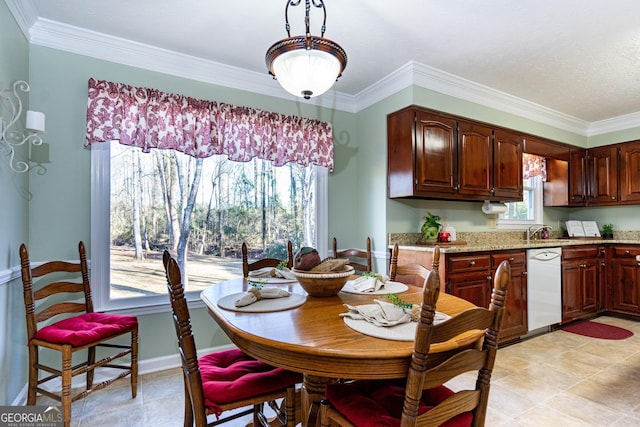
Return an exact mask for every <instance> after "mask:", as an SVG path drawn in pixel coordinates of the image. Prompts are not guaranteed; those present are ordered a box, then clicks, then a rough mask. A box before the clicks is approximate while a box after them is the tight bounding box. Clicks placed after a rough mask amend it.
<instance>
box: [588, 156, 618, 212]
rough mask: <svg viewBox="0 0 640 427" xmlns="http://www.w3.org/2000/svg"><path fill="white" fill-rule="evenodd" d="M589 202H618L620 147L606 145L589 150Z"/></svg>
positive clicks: (599, 203) (603, 203)
mask: <svg viewBox="0 0 640 427" xmlns="http://www.w3.org/2000/svg"><path fill="white" fill-rule="evenodd" d="M586 163H587V183H588V191H587V204H589V205H611V204H616V203H618V148H617V146H604V147H598V148H590V149H588V150H587V162H586Z"/></svg>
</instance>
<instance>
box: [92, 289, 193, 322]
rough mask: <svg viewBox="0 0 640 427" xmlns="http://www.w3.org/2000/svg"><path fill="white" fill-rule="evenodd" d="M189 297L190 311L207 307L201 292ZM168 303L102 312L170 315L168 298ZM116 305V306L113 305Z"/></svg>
mask: <svg viewBox="0 0 640 427" xmlns="http://www.w3.org/2000/svg"><path fill="white" fill-rule="evenodd" d="M185 295H186V297H187V303H188V305H189V309H197V308H204V307H205V305H204V303H203V302H202V300H201V299H200V291H191V292H186V293H185ZM166 299H167V301H166V302H164V303H152V304H146V305H127V306H124V305H123V306H121V307H118V306H112V307H108V308H103V309H101V310H100V311H104V312H106V313H112V314H125V315H129V316H145V315H148V314H159V313H169V312H170V311H171V306H170V305H169V301H168V296H167V298H166ZM113 305H115V304H113Z"/></svg>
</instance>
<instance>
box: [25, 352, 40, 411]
mask: <svg viewBox="0 0 640 427" xmlns="http://www.w3.org/2000/svg"><path fill="white" fill-rule="evenodd" d="M38 363H39V362H38V346H37V345H34V344H30V345H29V389H28V390H27V405H31V406H33V405H35V404H36V397H37V393H36V388H37V387H38Z"/></svg>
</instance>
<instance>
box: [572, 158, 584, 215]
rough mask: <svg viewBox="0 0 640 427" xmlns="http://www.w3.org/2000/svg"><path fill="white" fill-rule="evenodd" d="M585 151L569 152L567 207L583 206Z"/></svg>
mask: <svg viewBox="0 0 640 427" xmlns="http://www.w3.org/2000/svg"><path fill="white" fill-rule="evenodd" d="M585 154H586V152H585V150H581V149H577V150H571V155H570V158H569V205H570V206H581V205H584V203H585V200H586V196H587V187H586V185H587V177H586V170H587V169H586V158H585Z"/></svg>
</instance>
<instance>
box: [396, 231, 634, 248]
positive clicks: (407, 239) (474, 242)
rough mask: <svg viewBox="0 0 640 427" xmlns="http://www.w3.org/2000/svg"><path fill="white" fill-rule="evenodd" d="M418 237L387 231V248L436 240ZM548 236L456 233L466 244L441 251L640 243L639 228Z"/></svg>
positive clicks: (451, 246) (415, 234) (519, 233)
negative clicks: (599, 235) (606, 235)
mask: <svg viewBox="0 0 640 427" xmlns="http://www.w3.org/2000/svg"><path fill="white" fill-rule="evenodd" d="M420 237H421V235H420V234H419V233H396V234H389V248H392V247H393V245H394V244H395V243H396V242H397V243H398V246H399V247H400V248H401V249H410V250H414V251H426V252H432V251H433V248H434V246H435V244H433V245H429V246H424V245H417V244H416V242H418V241H419V240H420ZM551 237H552V238H550V239H546V240H540V239H538V240H530V242H529V243H527V241H526V239H525V238H523V235H522V233H521V232H488V233H485V232H481V233H458V236H457V241H458V242H460V241H465V242H467V244H466V245H464V244H463V245H461V244H456V245H447V244H446V243H443V244H442V245H440V251H441V252H443V253H463V252H481V251H495V250H510V249H534V248H545V247H547V248H548V247H567V246H577V245H592V244H612V243H618V244H635V245H637V244H640V232H628V233H621V234H620V235H619V236H616V235H614V239H588V238H587V239H585V238H579V239H570V238H562V237H558V236H556V237H554V236H553V235H552V236H551Z"/></svg>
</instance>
